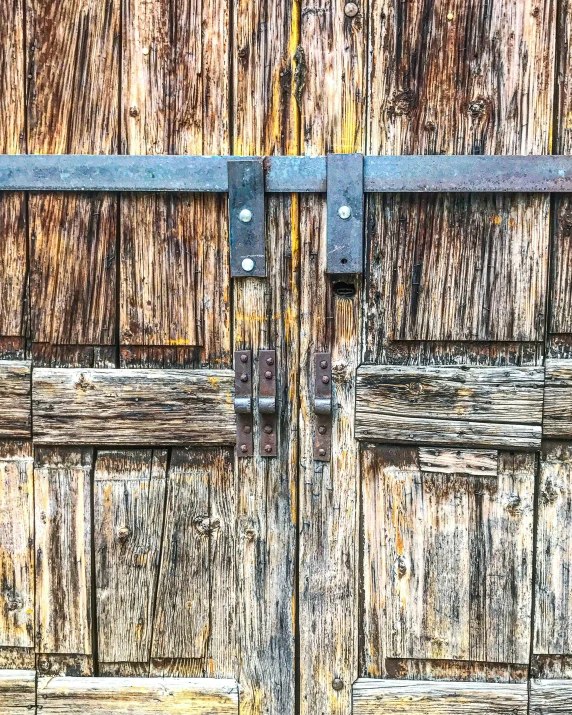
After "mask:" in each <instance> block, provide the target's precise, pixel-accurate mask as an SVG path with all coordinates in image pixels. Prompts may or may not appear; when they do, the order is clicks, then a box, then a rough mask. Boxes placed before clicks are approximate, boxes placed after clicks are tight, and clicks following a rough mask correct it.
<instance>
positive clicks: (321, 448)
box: [318, 447, 326, 457]
mask: <svg viewBox="0 0 572 715" xmlns="http://www.w3.org/2000/svg"><path fill="white" fill-rule="evenodd" d="M318 454H319V455H320V457H325V456H326V450H325V449H324V448H323V447H320V449H319V450H318Z"/></svg>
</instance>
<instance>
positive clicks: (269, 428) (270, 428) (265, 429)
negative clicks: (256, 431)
mask: <svg viewBox="0 0 572 715" xmlns="http://www.w3.org/2000/svg"><path fill="white" fill-rule="evenodd" d="M264 431H265V432H266V434H272V427H271V426H270V425H266V427H265V428H264Z"/></svg>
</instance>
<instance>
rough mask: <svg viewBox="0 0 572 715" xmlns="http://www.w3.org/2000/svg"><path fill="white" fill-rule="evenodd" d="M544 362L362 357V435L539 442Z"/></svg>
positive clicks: (358, 420) (465, 441)
mask: <svg viewBox="0 0 572 715" xmlns="http://www.w3.org/2000/svg"><path fill="white" fill-rule="evenodd" d="M543 388H544V371H543V370H542V368H534V367H520V368H494V367H493V368H487V367H473V368H469V367H459V368H454V367H405V366H397V365H391V366H374V365H362V366H361V367H360V368H359V370H358V373H357V392H356V435H357V438H358V439H368V440H376V441H380V442H383V441H386V442H392V441H395V442H418V443H431V444H436V445H439V444H453V445H455V444H466V445H469V446H475V447H478V446H482V447H510V448H515V447H522V448H528V449H530V448H538V447H539V446H540V438H541V434H542V427H541V424H542V404H543V393H544V390H543Z"/></svg>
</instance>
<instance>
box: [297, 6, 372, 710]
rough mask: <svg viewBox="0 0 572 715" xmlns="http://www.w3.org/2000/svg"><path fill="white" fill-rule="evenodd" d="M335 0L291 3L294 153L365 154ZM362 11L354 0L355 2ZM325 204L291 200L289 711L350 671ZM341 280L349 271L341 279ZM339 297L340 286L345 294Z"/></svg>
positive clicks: (348, 354)
mask: <svg viewBox="0 0 572 715" xmlns="http://www.w3.org/2000/svg"><path fill="white" fill-rule="evenodd" d="M357 5H358V13H357V14H356V15H355V16H354V17H350V16H348V15H346V14H345V6H346V2H345V1H344V0H335V1H334V2H329V0H318V1H317V2H313V3H302V8H301V16H302V17H301V38H300V43H301V50H300V52H299V54H298V63H297V67H296V71H297V75H298V81H299V84H298V92H299V96H300V109H301V121H302V127H301V133H302V137H301V139H302V151H303V153H304V154H308V155H316V154H327V153H329V152H362V153H365V148H366V144H365V120H366V116H365V104H366V98H367V87H366V54H367V53H366V49H367V32H368V30H367V18H366V17H365V16H364V13H363V12H362V11H359V8H360V4H359V3H357ZM362 7H364V8H365V4H364V5H363V6H362ZM326 229H327V226H326V201H325V198H324V197H323V196H310V197H302V198H301V199H300V243H301V247H302V255H301V309H300V333H301V336H300V355H301V360H300V459H299V464H300V488H301V494H300V516H299V520H300V527H299V528H300V531H299V534H300V536H299V544H300V546H299V554H300V555H299V564H300V576H299V579H300V589H299V590H300V615H299V622H300V712H301V713H302V715H313V714H314V713H318V712H319V713H323V714H324V715H328V714H332V715H333V714H334V713H335V714H336V715H342V714H343V715H345V714H346V713H350V712H351V684H352V683H353V681H354V680H355V678H356V677H357V674H358V642H357V641H358V634H357V629H356V624H357V623H358V593H359V587H358V531H359V523H360V522H359V497H358V493H359V486H358V484H359V483H358V471H359V452H358V445H357V443H356V441H355V439H354V404H355V371H356V368H357V366H358V364H359V351H360V337H361V318H362V310H361V302H362V288H361V281H360V279H359V278H358V277H356V278H355V280H350V281H349V282H350V284H351V285H352V286H353V287H354V289H355V295H354V296H353V297H346V296H344V295H343V294H339V295H338V294H336V292H335V291H334V289H333V285H332V281H331V280H330V278H329V276H327V274H326ZM352 278H353V277H352ZM350 293H351V292H350ZM326 351H329V352H331V355H332V386H333V405H334V413H333V429H332V459H331V462H330V463H329V464H327V463H317V462H314V448H313V436H314V430H315V429H316V419H315V416H314V404H313V395H314V384H313V380H314V376H313V370H314V366H313V363H314V356H313V353H314V352H326Z"/></svg>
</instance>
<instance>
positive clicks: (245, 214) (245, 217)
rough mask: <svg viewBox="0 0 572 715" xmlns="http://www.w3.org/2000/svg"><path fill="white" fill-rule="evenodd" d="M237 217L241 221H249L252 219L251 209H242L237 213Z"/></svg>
mask: <svg viewBox="0 0 572 715" xmlns="http://www.w3.org/2000/svg"><path fill="white" fill-rule="evenodd" d="M238 218H239V219H240V220H241V221H242V223H250V222H251V221H252V211H251V210H250V209H242V211H241V212H240V213H239V214H238Z"/></svg>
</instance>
